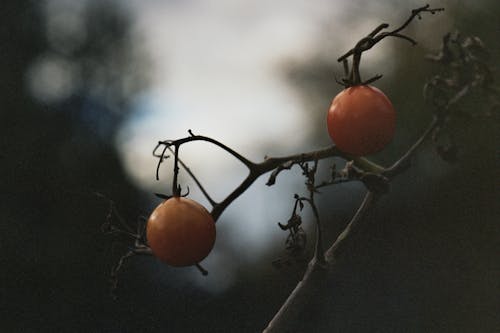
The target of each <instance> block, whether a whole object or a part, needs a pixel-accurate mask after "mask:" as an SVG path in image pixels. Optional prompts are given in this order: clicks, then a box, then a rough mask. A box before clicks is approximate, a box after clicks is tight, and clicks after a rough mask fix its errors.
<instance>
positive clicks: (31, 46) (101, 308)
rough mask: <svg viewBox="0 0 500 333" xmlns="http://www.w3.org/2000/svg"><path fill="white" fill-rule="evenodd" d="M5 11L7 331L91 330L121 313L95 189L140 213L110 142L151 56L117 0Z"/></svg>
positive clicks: (2, 284)
mask: <svg viewBox="0 0 500 333" xmlns="http://www.w3.org/2000/svg"><path fill="white" fill-rule="evenodd" d="M0 16H1V20H2V26H1V28H0V36H1V39H0V40H1V41H2V46H1V48H2V52H0V59H1V60H0V73H1V76H2V80H1V83H0V94H1V100H2V110H1V113H0V132H1V133H2V140H1V141H0V163H1V164H0V165H1V166H0V168H1V175H2V177H1V178H2V180H1V181H0V191H1V193H2V200H0V207H1V209H0V211H1V224H0V228H1V231H0V234H1V236H0V237H1V241H0V248H1V251H2V253H3V255H2V256H1V259H0V261H1V267H2V272H1V274H0V298H1V299H2V301H1V303H0V312H1V318H2V320H1V323H0V330H2V331H20V330H22V331H34V330H36V331H38V330H39V329H42V330H44V329H48V328H49V327H50V328H52V329H53V330H55V331H61V330H63V329H64V330H81V329H83V330H87V329H88V330H92V329H91V328H92V327H96V326H94V325H100V324H103V321H104V322H106V321H109V320H110V318H113V315H112V313H110V312H109V311H112V310H111V306H110V304H111V298H108V297H107V295H108V289H109V286H108V285H107V281H106V276H107V275H108V274H109V273H108V272H109V266H110V261H109V257H108V256H106V255H105V254H106V253H109V243H108V242H107V241H106V240H105V238H104V236H103V235H102V234H101V233H100V228H99V226H100V224H102V223H103V219H104V218H105V216H106V209H107V203H106V202H102V201H100V200H99V199H98V198H97V197H96V196H95V195H94V194H93V191H99V192H102V193H104V194H106V195H107V196H109V197H110V198H113V199H115V200H116V201H117V202H118V203H119V206H120V209H122V210H123V211H124V212H134V214H135V215H137V212H138V211H139V208H140V205H141V200H140V199H139V192H138V191H137V190H136V189H135V188H134V187H133V186H132V185H131V184H130V183H129V181H128V179H127V177H126V175H125V174H124V172H123V170H122V168H121V165H120V161H119V158H118V155H117V152H116V149H115V147H114V145H113V139H114V135H115V132H116V130H117V128H118V126H119V124H120V122H121V121H122V120H123V119H124V118H125V117H126V116H127V113H128V112H129V107H130V103H131V102H132V101H133V98H134V96H135V95H136V94H137V93H139V92H140V91H141V89H143V88H144V87H145V85H146V84H147V67H146V63H145V59H144V58H141V57H140V54H139V53H138V51H139V50H138V49H137V48H136V47H135V45H134V44H133V43H134V40H133V38H132V36H131V34H130V21H129V16H128V14H127V12H126V10H125V9H124V8H122V7H120V6H118V5H117V4H116V3H115V2H114V1H82V2H78V1H55V0H50V1H3V2H2V9H1V11H0ZM103 295H106V297H105V298H103ZM99 300H103V301H99ZM112 312H114V311H112ZM105 313H108V315H109V316H102V315H101V314H105ZM98 314H99V318H97V317H98ZM83 327H87V329H84V328H83ZM97 327H99V326H97ZM21 328H22V329H21ZM52 329H51V330H52Z"/></svg>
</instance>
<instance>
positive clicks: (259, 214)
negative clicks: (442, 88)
mask: <svg viewBox="0 0 500 333" xmlns="http://www.w3.org/2000/svg"><path fill="white" fill-rule="evenodd" d="M422 5H423V3H421V2H418V1H413V0H412V1H407V2H405V3H404V4H402V3H401V2H398V1H391V0H384V1H377V2H372V1H361V0H356V1H343V0H335V1H331V0H330V1H327V0H319V1H314V2H311V1H303V0H293V1H290V0H288V1H273V2H269V1H255V0H254V1H227V0H225V1H197V0H192V1H176V0H168V1H159V0H144V1H136V0H126V1H117V0H116V1H114V0H105V1H102V0H101V1H99V0H84V1H83V0H82V1H76V0H43V1H26V0H25V1H17V0H16V1H13V0H4V1H2V4H1V6H0V15H1V19H2V26H1V27H0V34H1V43H2V44H1V52H0V73H1V78H2V79H1V81H0V87H1V89H0V98H1V101H2V104H1V109H0V127H1V140H0V171H1V173H0V175H1V176H0V193H1V198H2V199H1V200H0V209H1V211H0V214H1V215H0V216H1V220H0V228H1V230H0V235H1V236H0V237H1V238H0V253H1V254H0V267H1V271H0V331H4V332H32V331H36V332H40V331H48V332H58V331H59V332H74V331H81V332H137V331H139V332H155V331H158V332H233V331H239V332H258V331H261V330H262V329H263V328H264V327H265V326H266V325H267V322H268V321H269V320H270V319H271V318H272V317H273V315H274V314H275V312H276V311H277V310H278V309H279V306H280V305H281V304H282V303H283V301H284V300H285V299H286V297H287V295H288V294H289V293H290V291H291V290H292V289H293V287H294V286H295V285H296V283H297V282H298V281H299V279H300V278H301V276H302V273H303V272H304V269H305V266H306V264H307V259H308V258H309V257H310V254H311V248H310V247H309V249H308V250H307V251H306V254H305V256H304V260H298V261H296V262H294V263H293V265H291V266H287V267H284V268H282V269H276V268H274V267H273V265H272V262H273V260H275V259H277V258H280V257H282V256H284V255H285V251H284V241H285V239H286V234H285V233H283V232H282V231H280V229H279V228H278V227H277V225H276V223H277V222H286V219H287V218H288V217H289V214H290V212H291V208H292V205H293V194H294V193H304V186H303V181H304V180H303V179H302V178H301V177H300V172H299V171H297V170H292V171H290V172H288V173H283V174H282V175H280V177H279V178H278V182H277V184H276V185H275V186H273V187H267V186H265V182H266V178H265V177H263V179H260V180H258V181H257V182H256V183H255V184H254V185H253V186H252V187H251V188H250V189H249V190H248V191H247V192H246V193H245V194H244V195H242V196H241V197H240V198H239V199H238V200H237V201H235V202H234V204H233V205H231V206H230V207H229V208H228V209H227V210H226V212H225V213H224V214H223V215H222V217H221V219H220V220H219V222H218V224H217V230H218V236H217V237H218V239H217V243H216V246H215V248H214V250H213V252H212V253H211V254H210V256H209V257H208V258H207V259H206V260H205V261H204V262H203V265H204V267H205V268H206V269H208V271H209V275H208V277H203V276H201V274H199V272H198V271H197V270H196V269H194V268H183V269H174V268H170V267H167V266H165V265H163V264H161V263H159V262H157V261H156V260H155V259H154V258H149V257H147V258H146V257H135V258H132V259H130V260H128V261H127V262H126V264H125V266H124V268H123V270H122V271H121V272H120V274H119V280H118V285H117V289H116V290H115V294H116V296H117V298H116V299H114V298H113V295H112V294H111V284H110V281H109V279H110V272H111V268H112V267H113V266H114V265H115V264H116V262H117V261H118V259H119V258H120V256H121V255H122V254H123V253H125V252H126V250H127V246H128V244H127V243H124V242H119V241H118V240H117V239H116V238H114V237H110V236H109V235H106V234H104V233H102V232H101V225H102V224H103V223H104V222H105V221H106V215H107V214H108V208H109V201H108V200H106V199H103V198H102V197H101V196H98V195H96V193H100V194H102V195H104V196H105V197H107V198H109V199H111V200H113V201H114V202H115V203H116V207H117V210H118V211H119V212H120V214H121V215H122V216H123V217H124V218H125V219H126V220H127V221H128V222H129V223H130V224H135V223H136V221H137V220H138V218H139V217H140V216H147V215H148V214H149V212H150V211H151V209H152V208H153V207H155V205H157V204H158V203H159V200H158V199H157V198H155V197H154V195H153V193H154V192H162V193H167V194H168V193H169V188H170V184H171V178H170V175H171V165H169V164H168V163H165V164H164V165H162V168H161V170H160V180H159V181H156V179H155V171H156V163H157V160H155V159H154V158H153V157H152V155H151V152H152V149H153V147H154V146H155V144H156V143H157V141H158V140H164V139H176V138H180V137H183V136H185V135H187V130H188V129H191V130H193V132H194V133H197V134H203V135H207V136H210V137H213V138H215V139H217V140H220V141H222V142H224V143H226V144H227V145H229V146H230V147H232V148H234V149H235V150H237V151H238V152H240V153H241V154H243V155H245V156H247V157H249V158H250V159H252V160H254V161H260V160H262V159H263V158H264V156H265V155H269V156H279V155H286V154H291V153H297V152H304V151H309V150H313V149H317V148H320V147H324V146H327V145H329V144H330V143H331V141H330V139H329V137H328V135H327V132H326V129H325V124H324V119H325V115H326V110H327V108H328V106H329V104H330V101H331V99H332V98H333V96H335V95H336V94H337V93H338V92H339V91H340V90H341V87H340V86H339V85H337V84H336V83H335V77H340V76H341V75H342V68H341V66H340V65H339V64H338V63H337V62H336V59H337V57H338V56H340V55H342V54H343V53H345V52H346V51H347V50H349V49H350V48H351V47H352V46H353V44H354V42H355V41H357V40H359V39H360V38H361V37H363V36H364V35H366V34H367V33H368V32H370V31H371V30H372V29H373V28H374V27H376V26H377V25H378V24H380V23H382V22H387V23H389V24H391V26H392V27H395V26H397V25H399V24H400V23H401V22H403V20H404V19H406V17H407V15H408V14H409V11H410V10H411V9H413V8H416V7H419V6H422ZM431 6H432V7H441V6H443V7H446V11H445V12H444V13H441V14H439V15H434V16H432V15H424V17H423V19H422V20H416V21H415V22H413V23H412V24H411V25H410V26H409V27H408V29H407V30H406V33H407V34H408V35H410V36H413V37H414V38H415V39H416V40H417V41H418V42H419V44H418V45H417V46H415V47H411V46H410V45H409V44H408V43H407V42H405V41H401V40H386V41H384V42H382V43H380V44H379V45H377V47H375V48H374V49H373V50H371V51H370V52H368V53H367V54H366V56H364V58H363V62H362V71H363V73H365V74H364V76H365V77H369V76H371V75H372V74H378V73H382V74H384V78H383V79H382V80H380V81H378V82H377V83H376V85H377V86H378V87H380V88H381V89H382V90H383V91H385V92H386V94H387V95H388V96H389V97H390V98H391V100H392V101H393V104H394V105H395V108H396V110H397V112H398V128H397V132H396V137H395V139H394V142H393V143H392V144H391V145H390V146H389V147H388V148H387V149H386V150H384V151H383V152H381V153H379V154H377V155H376V156H373V159H374V160H376V161H378V162H379V163H382V164H388V163H390V161H393V160H394V159H395V158H397V157H398V156H399V155H401V153H402V152H403V151H404V149H405V148H407V147H408V146H409V145H410V144H411V143H412V142H413V141H414V140H415V139H416V138H417V137H418V136H419V133H420V132H421V131H422V129H423V128H424V127H425V126H426V124H427V122H428V121H429V120H430V119H431V113H430V111H429V109H428V107H426V105H425V103H424V102H423V99H422V87H423V84H424V82H425V80H426V79H428V78H429V77H431V76H432V75H433V74H434V73H436V71H437V70H438V67H437V66H436V65H434V64H432V63H429V62H428V61H426V60H424V56H425V55H426V54H428V53H430V52H434V51H436V50H437V49H438V48H439V46H440V43H441V38H442V36H443V35H444V34H445V33H447V32H449V31H453V30H455V29H458V30H460V31H462V32H463V33H467V34H472V35H477V36H478V37H480V38H481V39H482V40H483V41H484V43H485V45H486V47H487V49H488V50H489V51H490V59H491V64H492V65H493V66H498V59H500V50H499V43H498V33H499V32H500V25H499V20H498V12H499V9H500V6H499V5H498V3H497V1H493V0H482V1H476V2H467V3H466V2H464V1H458V0H457V1H452V0H449V1H434V2H432V3H431ZM482 102H483V101H481V100H479V101H475V102H474V103H470V104H467V105H466V106H465V107H466V108H469V109H470V110H472V111H473V110H475V109H478V108H487V107H488V105H487V103H482ZM450 133H451V134H450V135H451V136H452V137H453V139H454V141H455V142H456V143H457V145H458V147H459V155H458V157H459V161H458V162H457V163H455V164H450V163H447V162H445V161H443V160H442V159H440V158H439V156H438V155H437V154H436V153H435V150H434V147H433V146H432V145H431V144H429V145H426V146H424V147H423V149H422V151H421V152H420V153H419V154H418V156H417V157H416V159H415V165H414V167H413V168H412V169H411V170H409V171H407V172H406V173H405V174H404V175H402V176H400V177H399V178H397V179H396V180H395V181H394V182H393V184H392V187H391V191H390V193H389V194H388V195H387V196H385V197H384V198H383V200H382V201H381V202H380V204H379V206H378V207H377V209H376V211H375V213H374V218H373V220H372V221H370V223H368V224H367V226H366V227H365V229H363V232H362V233H360V234H359V235H357V236H356V237H355V238H354V239H353V241H352V242H351V243H350V244H349V248H348V249H347V251H345V252H346V254H345V255H344V256H343V257H342V258H341V260H340V261H339V265H338V278H337V279H336V280H335V281H332V285H333V286H334V288H332V291H331V294H325V300H324V307H323V311H322V312H321V313H319V314H318V317H317V318H316V320H317V321H315V322H314V323H311V326H310V328H311V331H318V332H323V331H325V332H379V331H380V332H403V331H404V332H422V331H425V332H493V331H495V330H497V329H498V327H500V318H499V313H500V312H499V309H500V304H499V302H500V301H499V298H498V291H499V287H500V286H499V283H498V281H499V280H500V279H499V277H500V264H499V262H500V260H498V259H499V258H498V253H499V250H500V246H499V245H500V237H499V236H500V234H499V227H498V220H499V209H498V199H499V196H498V181H497V179H498V165H499V164H498V162H499V161H498V142H499V141H498V139H499V138H498V133H499V131H498V115H496V116H494V117H493V118H487V119H484V118H480V117H479V118H472V119H456V120H454V122H453V124H452V127H451V129H450ZM181 154H182V155H181V156H182V158H183V159H184V161H185V162H186V163H187V164H188V165H189V166H190V167H191V169H192V170H193V171H194V172H195V173H196V175H198V176H199V178H200V179H201V181H202V182H203V184H205V186H206V187H207V189H208V190H209V192H210V193H212V194H213V196H214V197H215V198H216V199H221V198H224V197H225V195H227V194H228V193H229V192H230V191H231V190H232V189H233V188H234V187H235V186H236V185H238V184H239V182H240V181H241V180H242V179H243V177H244V176H245V171H246V170H245V169H244V168H243V167H242V166H241V165H239V164H238V163H237V161H235V160H234V159H232V158H231V157H230V156H227V154H225V153H223V152H221V151H219V150H217V149H214V148H213V147H210V146H208V145H206V144H198V143H196V144H192V145H189V146H186V148H185V149H184V147H183V150H182V151H181ZM339 163H340V164H341V162H339ZM323 167H324V168H325V169H328V167H329V165H328V164H324V165H323ZM181 183H182V184H183V185H184V187H185V186H186V185H190V188H191V190H192V194H191V197H193V198H195V199H197V200H200V201H202V202H203V203H204V204H207V203H206V201H203V200H204V199H203V197H202V196H201V194H200V193H199V191H196V189H195V186H194V184H193V182H192V181H191V180H190V179H189V177H186V176H185V175H181ZM362 195H363V188H362V187H361V186H360V185H357V184H346V185H340V186H337V187H335V188H332V189H328V190H325V191H324V193H323V194H322V195H321V201H320V203H319V205H320V207H319V208H320V210H321V214H322V219H323V221H324V222H325V224H326V228H327V236H326V237H327V238H328V240H329V241H332V240H333V239H334V238H335V236H336V235H337V233H338V232H339V231H340V230H341V228H342V227H343V226H344V225H345V223H346V222H347V220H348V219H349V217H350V216H352V214H353V212H354V210H355V208H356V207H357V205H358V204H359V201H360V199H361V198H362ZM307 217H308V215H307V214H305V221H304V223H305V224H306V226H305V227H306V229H307V231H308V236H309V239H313V232H314V230H313V229H312V228H311V227H312V221H311V220H310V219H309V220H308V219H307ZM310 243H311V244H310V245H312V242H310Z"/></svg>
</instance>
